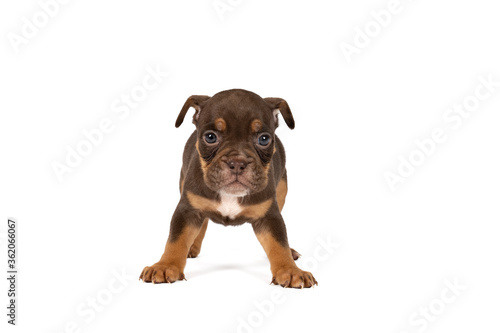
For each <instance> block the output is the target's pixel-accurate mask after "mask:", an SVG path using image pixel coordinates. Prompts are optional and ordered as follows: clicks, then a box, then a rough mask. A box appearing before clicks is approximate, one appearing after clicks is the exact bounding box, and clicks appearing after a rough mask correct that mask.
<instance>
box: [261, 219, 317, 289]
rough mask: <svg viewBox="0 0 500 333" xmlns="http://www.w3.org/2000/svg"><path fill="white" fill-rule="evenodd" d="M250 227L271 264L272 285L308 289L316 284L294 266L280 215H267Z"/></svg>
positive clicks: (308, 275)
mask: <svg viewBox="0 0 500 333" xmlns="http://www.w3.org/2000/svg"><path fill="white" fill-rule="evenodd" d="M252 226H253V229H254V232H255V235H256V236H257V239H258V240H259V242H260V244H261V245H262V247H263V248H264V251H266V254H267V257H268V258H269V262H270V263H271V272H272V274H273V279H272V283H274V284H279V285H281V286H282V287H285V288H310V287H312V286H313V285H317V284H318V282H316V279H315V278H314V276H313V275H312V274H311V273H309V272H306V271H303V270H301V269H300V268H298V267H297V265H296V264H295V261H294V260H293V257H292V252H291V250H290V247H289V246H288V240H287V236H286V227H285V223H284V221H283V218H282V217H281V214H279V213H277V214H276V213H275V214H273V215H270V214H268V215H267V216H265V217H263V218H262V219H260V220H258V221H255V222H254V223H252Z"/></svg>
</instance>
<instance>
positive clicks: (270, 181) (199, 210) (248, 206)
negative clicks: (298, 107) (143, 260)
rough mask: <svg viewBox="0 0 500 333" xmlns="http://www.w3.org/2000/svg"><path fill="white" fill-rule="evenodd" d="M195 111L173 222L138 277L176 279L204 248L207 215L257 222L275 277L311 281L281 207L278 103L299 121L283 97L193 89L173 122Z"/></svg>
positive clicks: (296, 284) (296, 283)
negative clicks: (156, 258)
mask: <svg viewBox="0 0 500 333" xmlns="http://www.w3.org/2000/svg"><path fill="white" fill-rule="evenodd" d="M190 107H193V108H194V109H195V110H196V113H195V114H194V117H193V123H194V124H195V125H196V130H195V131H194V133H193V134H192V135H191V137H190V138H189V139H188V141H187V143H186V146H185V149H184V155H183V166H182V170H181V179H180V192H181V199H180V201H179V204H178V205H177V208H176V210H175V212H174V215H173V217H172V221H171V223H170V235H169V237H168V241H167V245H166V246H165V252H164V253H163V255H162V257H161V259H160V261H158V262H157V263H156V264H154V265H153V266H148V267H146V268H144V270H143V271H142V273H141V276H140V279H142V280H143V281H145V282H153V283H164V282H168V283H172V282H175V281H177V280H182V279H185V277H184V267H185V266H186V258H194V257H196V256H197V255H198V254H199V253H200V249H201V243H202V241H203V237H204V236H205V231H206V230H207V225H208V220H209V219H210V220H212V221H214V222H216V223H221V224H223V225H240V224H243V223H245V222H249V223H251V224H252V227H253V229H254V231H255V234H256V236H257V238H258V240H259V242H260V243H261V244H262V246H263V247H264V250H265V252H266V254H267V256H268V258H269V261H270V262H271V272H272V274H273V279H272V283H274V284H279V285H281V286H283V287H291V288H309V287H311V286H313V285H315V284H317V282H316V280H315V279H314V277H313V275H312V274H311V273H309V272H305V271H303V270H301V269H299V268H298V267H297V265H296V264H295V262H294V260H296V259H297V258H298V257H299V254H298V253H297V252H296V251H295V250H293V249H290V247H289V246H288V240H287V235H286V228H285V223H284V221H283V218H282V217H281V210H282V209H283V205H284V204H285V197H286V193H287V179H286V169H285V150H284V148H283V145H282V144H281V141H280V140H279V139H278V137H277V136H276V135H275V134H274V131H275V129H276V127H278V111H279V112H281V114H282V116H283V118H284V120H285V122H286V124H287V125H288V127H290V128H291V129H293V128H294V126H295V122H294V120H293V116H292V113H291V111H290V108H289V107H288V104H287V102H286V101H285V100H283V99H281V98H264V99H262V98H261V97H259V96H258V95H256V94H254V93H252V92H250V91H246V90H241V89H233V90H227V91H222V92H220V93H218V94H216V95H214V96H213V97H209V96H191V97H189V98H188V99H187V101H186V103H185V104H184V106H183V107H182V110H181V112H180V113H179V116H178V118H177V121H176V123H175V126H176V127H179V126H180V125H181V124H182V122H183V120H184V116H185V115H186V113H187V111H188V109H189V108H190Z"/></svg>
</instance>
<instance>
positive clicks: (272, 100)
mask: <svg viewBox="0 0 500 333" xmlns="http://www.w3.org/2000/svg"><path fill="white" fill-rule="evenodd" d="M264 101H265V102H266V103H267V104H268V105H269V106H270V107H271V108H272V109H273V116H274V120H275V122H276V126H278V112H281V115H282V116H283V119H285V123H286V124H287V125H288V127H290V129H294V128H295V120H293V116H292V111H291V110H290V107H289V106H288V103H287V102H286V101H285V100H284V99H283V98H276V97H268V98H264Z"/></svg>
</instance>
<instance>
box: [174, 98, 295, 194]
mask: <svg viewBox="0 0 500 333" xmlns="http://www.w3.org/2000/svg"><path fill="white" fill-rule="evenodd" d="M190 107H193V108H194V109H195V110H196V112H195V114H194V116H193V123H194V124H195V125H196V129H197V136H198V138H197V142H196V149H197V151H198V154H199V158H200V163H201V168H202V171H203V179H204V181H205V183H206V185H207V186H208V187H209V188H210V189H212V190H213V191H216V192H219V193H220V194H226V195H232V196H245V195H248V194H251V193H256V192H259V191H262V190H263V189H264V188H266V186H267V183H268V171H269V167H270V163H271V159H272V157H273V154H274V152H275V135H274V131H275V129H276V127H278V112H281V114H282V116H283V119H284V120H285V122H286V124H287V125H288V127H290V128H291V129H293V128H294V127H295V122H294V120H293V116H292V113H291V111H290V108H289V107H288V104H287V102H286V101H285V100H283V99H281V98H261V97H260V96H258V95H256V94H254V93H252V92H250V91H246V90H241V89H234V90H227V91H222V92H220V93H218V94H216V95H214V96H213V97H209V96H200V95H195V96H191V97H189V98H188V99H187V101H186V103H185V104H184V106H183V107H182V110H181V112H180V113H179V116H178V117H177V121H176V123H175V126H176V127H179V126H180V125H181V124H182V122H183V120H184V117H185V115H186V112H187V111H188V109H189V108H190Z"/></svg>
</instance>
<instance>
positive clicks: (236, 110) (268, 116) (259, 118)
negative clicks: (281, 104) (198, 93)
mask: <svg viewBox="0 0 500 333" xmlns="http://www.w3.org/2000/svg"><path fill="white" fill-rule="evenodd" d="M215 97H217V96H214V97H213V98H212V99H211V100H210V101H209V102H208V103H207V104H206V105H205V107H204V108H203V110H202V111H201V112H200V124H202V126H200V129H202V130H203V131H205V130H208V129H216V130H218V131H220V132H224V133H227V134H229V133H237V134H238V133H239V134H248V133H252V132H253V133H257V132H262V131H267V132H273V131H274V118H273V117H274V116H273V110H272V109H271V108H270V107H269V105H267V104H266V103H265V102H264V100H262V99H260V100H259V99H252V98H239V99H238V98H234V97H230V98H224V99H221V98H215Z"/></svg>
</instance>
